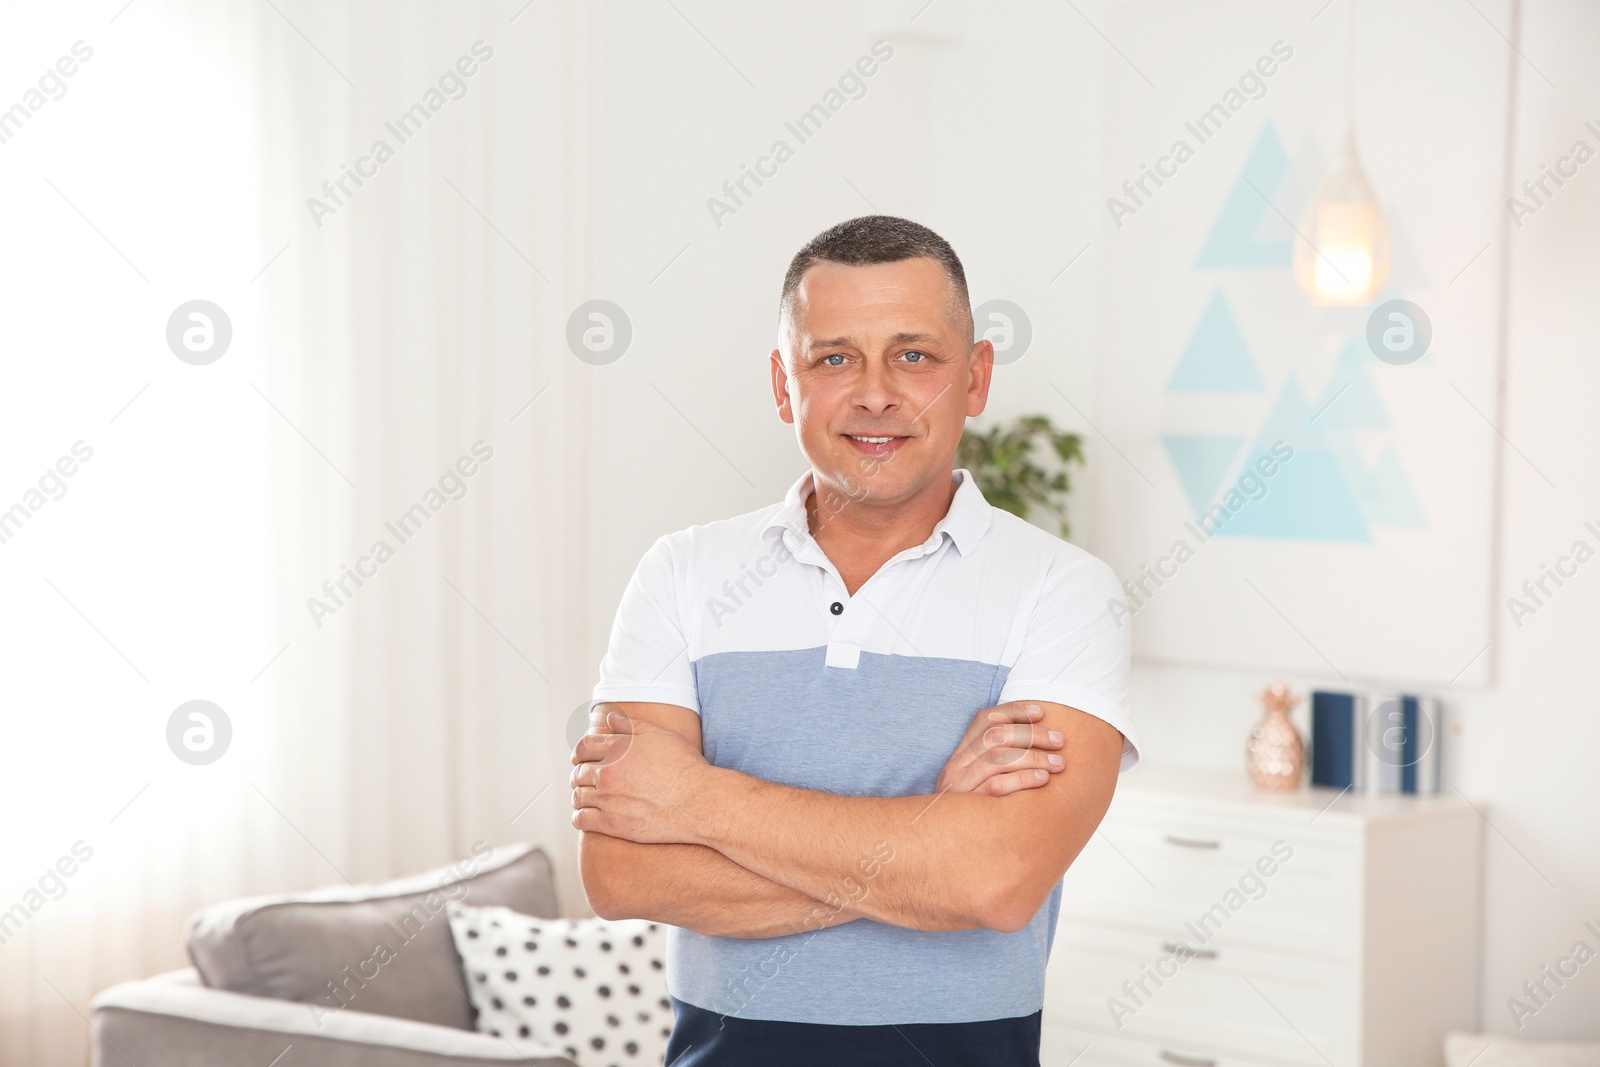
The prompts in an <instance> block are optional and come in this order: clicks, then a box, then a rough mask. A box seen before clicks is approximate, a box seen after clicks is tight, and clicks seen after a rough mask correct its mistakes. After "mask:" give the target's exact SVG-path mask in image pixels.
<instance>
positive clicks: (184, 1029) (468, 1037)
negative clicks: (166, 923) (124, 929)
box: [90, 842, 575, 1067]
mask: <svg viewBox="0 0 1600 1067" xmlns="http://www.w3.org/2000/svg"><path fill="white" fill-rule="evenodd" d="M451 901H455V902H460V903H464V904H472V905H478V906H484V905H501V906H505V907H509V908H512V909H513V910H515V911H517V912H520V913H522V914H525V915H532V916H538V917H541V918H556V917H557V916H559V914H560V912H559V909H558V908H557V904H556V893H555V882H554V877H553V871H552V868H551V863H550V859H549V857H548V856H547V855H546V854H545V852H544V851H543V850H542V849H539V848H535V847H533V846H531V845H514V846H500V847H497V848H493V849H491V848H489V847H488V846H486V845H484V844H483V843H482V842H479V843H477V844H476V845H475V846H474V848H473V854H472V857H470V858H469V859H466V860H462V861H461V862H459V863H455V864H452V865H450V866H448V867H442V868H439V869H437V870H434V871H429V872H427V873H425V874H421V875H415V876H412V877H409V878H402V879H397V880H394V881H390V882H384V883H378V884H369V885H344V886H338V887H334V888H329V889H322V890H317V891H315V892H311V893H305V894H298V895H280V896H263V897H251V898H246V899H241V900H234V901H227V902H224V903H222V904H218V905H215V906H214V907H211V908H207V909H205V910H204V911H201V912H199V913H197V914H195V915H193V916H191V917H190V918H189V920H188V922H187V924H186V929H185V932H184V944H185V947H186V949H187V951H188V954H189V958H190V961H191V962H192V963H193V966H191V967H187V968H184V969H183V970H178V971H172V972H169V973H166V974H161V975H157V976H155V977H153V978H146V979H141V980H139V981H133V982H125V983H123V984H121V985H117V986H113V987H111V988H109V989H107V990H105V991H103V992H102V993H100V994H99V995H97V996H96V997H95V998H94V999H93V1000H92V1001H91V1002H90V1036H91V1053H90V1063H91V1064H92V1065H93V1067H129V1065H131V1067H232V1065H236V1064H255V1065H257V1067H273V1065H274V1064H278V1063H279V1062H280V1061H282V1064H283V1067H444V1065H455V1064H460V1065H468V1064H505V1063H524V1064H529V1065H531V1067H575V1064H574V1062H573V1061H572V1060H571V1059H569V1058H568V1057H567V1056H566V1055H565V1054H564V1053H563V1052H562V1051H561V1050H559V1049H556V1048H554V1047H551V1048H549V1050H548V1054H547V1055H544V1054H541V1053H540V1052H538V1051H534V1052H530V1051H529V1050H528V1046H527V1044H526V1043H524V1044H523V1045H521V1046H520V1047H518V1048H514V1047H513V1046H512V1045H511V1044H510V1043H509V1042H508V1041H506V1040H504V1039H502V1038H499V1037H494V1036H491V1035H489V1034H485V1033H479V1032H477V1031H476V1030H475V1029H474V1025H475V1022H476V1015H477V1013H476V1010H475V1009H474V1008H473V1006H472V1003H471V1001H470V1000H469V999H468V997H467V994H466V982H465V980H464V977H463V974H462V966H461V958H460V956H459V955H458V954H457V952H456V949H455V944H454V942H453V940H452V938H451V935H450V924H449V921H448V919H447V917H446V914H445V907H446V905H447V904H448V903H449V902H451ZM291 1050H292V1052H291Z"/></svg>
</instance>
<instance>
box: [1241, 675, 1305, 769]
mask: <svg viewBox="0 0 1600 1067" xmlns="http://www.w3.org/2000/svg"><path fill="white" fill-rule="evenodd" d="M1256 699H1257V700H1259V701H1260V702H1261V706H1262V707H1263V708H1264V709H1266V714H1265V715H1263V716H1262V717H1261V721H1260V722H1258V723H1256V726H1255V729H1253V730H1251V731H1250V742H1249V743H1248V744H1247V745H1245V749H1244V765H1245V768H1246V769H1247V770H1248V771H1249V772H1250V780H1251V781H1252V782H1254V783H1255V786H1256V788H1257V789H1272V790H1289V789H1299V788H1300V779H1301V778H1302V777H1303V776H1304V774H1305V769H1306V746H1305V743H1304V742H1303V741H1301V740H1300V731H1298V730H1296V729H1295V728H1294V723H1292V722H1290V721H1289V711H1290V709H1292V708H1293V707H1294V706H1295V705H1296V704H1298V703H1300V697H1299V696H1297V695H1295V694H1294V693H1291V692H1290V691H1289V687H1288V686H1287V685H1285V684H1284V683H1283V682H1281V681H1278V682H1273V683H1272V684H1271V685H1269V686H1267V687H1266V688H1265V689H1263V690H1262V691H1261V692H1259V693H1257V694H1256Z"/></svg>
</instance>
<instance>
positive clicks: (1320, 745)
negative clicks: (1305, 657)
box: [1311, 689, 1367, 791]
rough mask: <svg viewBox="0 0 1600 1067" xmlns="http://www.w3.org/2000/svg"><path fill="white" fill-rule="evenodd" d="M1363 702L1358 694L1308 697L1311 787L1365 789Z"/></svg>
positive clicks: (1324, 692)
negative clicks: (1309, 698)
mask: <svg viewBox="0 0 1600 1067" xmlns="http://www.w3.org/2000/svg"><path fill="white" fill-rule="evenodd" d="M1365 705H1366V698H1365V696H1364V695H1363V694H1361V693H1340V692H1336V691H1332V690H1321V689H1318V690H1314V691H1313V692H1312V694H1311V784H1312V785H1323V786H1330V787H1332V788H1334V789H1354V790H1358V791H1359V790H1361V789H1362V788H1363V786H1364V785H1365V777H1366V771H1367V766H1366V761H1365V760H1364V759H1363V758H1362V750H1363V749H1364V748H1365V736H1364V735H1365V732H1366V714H1365Z"/></svg>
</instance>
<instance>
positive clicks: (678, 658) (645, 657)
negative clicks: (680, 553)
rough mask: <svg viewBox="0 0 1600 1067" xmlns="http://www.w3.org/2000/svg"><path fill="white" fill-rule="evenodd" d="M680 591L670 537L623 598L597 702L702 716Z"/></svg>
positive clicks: (644, 562)
mask: <svg viewBox="0 0 1600 1067" xmlns="http://www.w3.org/2000/svg"><path fill="white" fill-rule="evenodd" d="M678 589H679V582H678V566H677V561H676V559H675V558H674V553H673V544H672V540H671V538H670V535H668V536H663V537H660V538H657V539H656V543H655V544H653V545H651V546H650V550H649V551H648V552H646V553H645V554H644V558H643V559H641V560H640V561H639V565H638V566H637V567H635V568H634V571H633V577H632V578H630V579H629V580H628V587H627V589H625V590H624V591H623V593H622V603H621V604H620V605H618V607H617V616H616V619H615V620H614V621H613V622H612V624H611V640H610V642H609V644H608V645H607V647H606V654H605V658H604V659H602V660H601V661H600V681H599V684H597V685H596V686H595V687H594V699H595V700H635V701H649V702H651V703H655V704H675V705H677V706H679V707H684V708H688V709H689V710H690V711H692V712H694V713H695V714H696V715H698V714H700V700H699V697H698V695H697V692H696V689H695V682H694V670H693V668H692V667H691V666H690V663H689V642H688V639H687V638H686V637H685V636H684V628H683V624H682V613H681V612H680V611H679V600H678Z"/></svg>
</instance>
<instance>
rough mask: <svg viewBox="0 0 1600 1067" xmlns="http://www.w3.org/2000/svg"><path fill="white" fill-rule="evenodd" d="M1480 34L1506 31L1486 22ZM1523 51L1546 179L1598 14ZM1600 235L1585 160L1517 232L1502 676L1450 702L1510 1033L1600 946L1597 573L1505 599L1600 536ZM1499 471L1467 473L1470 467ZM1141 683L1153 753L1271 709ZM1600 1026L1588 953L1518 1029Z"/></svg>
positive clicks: (1152, 679) (1533, 34)
mask: <svg viewBox="0 0 1600 1067" xmlns="http://www.w3.org/2000/svg"><path fill="white" fill-rule="evenodd" d="M1465 17H1467V18H1476V16H1474V15H1472V14H1471V13H1470V12H1468V13H1467V14H1466V16H1465ZM1480 22H1481V20H1480ZM1502 28H1506V27H1502ZM1483 30H1484V32H1485V33H1492V32H1494V31H1493V30H1491V29H1490V27H1489V26H1488V25H1486V24H1485V25H1483ZM1518 47H1519V48H1520V49H1521V51H1522V53H1523V54H1524V55H1525V56H1526V57H1527V60H1525V61H1523V62H1522V63H1521V65H1520V69H1519V71H1518V77H1519V88H1518V93H1519V100H1518V108H1517V131H1516V142H1515V149H1514V153H1513V159H1514V165H1513V173H1514V174H1515V175H1516V178H1517V182H1518V183H1519V184H1520V182H1521V180H1522V179H1523V178H1525V177H1536V176H1537V175H1538V174H1539V171H1540V164H1542V163H1550V164H1554V162H1555V161H1556V158H1557V157H1558V156H1560V155H1563V154H1565V153H1566V152H1567V151H1568V150H1569V149H1570V147H1571V145H1572V142H1573V141H1574V140H1577V139H1579V138H1582V139H1584V140H1587V141H1588V142H1589V144H1590V146H1591V147H1592V148H1596V149H1600V137H1597V136H1596V135H1595V134H1593V133H1590V132H1588V131H1586V130H1584V129H1583V123H1584V122H1585V121H1586V120H1593V121H1595V122H1596V125H1597V126H1600V72H1597V70H1596V67H1595V63H1594V56H1595V55H1596V54H1597V52H1600V9H1596V8H1595V7H1594V6H1593V5H1591V4H1584V3H1579V2H1575V0H1568V2H1560V0H1543V2H1541V0H1533V2H1529V3H1527V4H1526V6H1525V8H1524V13H1523V31H1522V38H1521V40H1520V42H1519V45H1518ZM1535 67H1537V70H1536V69H1534V68H1535ZM1540 72H1542V75H1543V76H1541V73H1540ZM1499 76H1501V75H1500V72H1499V71H1486V72H1485V77H1499ZM1545 78H1548V79H1549V82H1547V81H1546V80H1545ZM1550 83H1554V87H1552V85H1551V84H1550ZM1486 132H1492V131H1486ZM1439 167H1440V172H1441V173H1440V180H1441V181H1444V180H1448V170H1449V159H1448V152H1442V153H1441V156H1440V159H1439ZM1597 234H1600V162H1591V163H1589V164H1588V165H1587V166H1585V167H1583V168H1581V169H1580V172H1579V175H1578V176H1577V177H1576V178H1574V179H1572V180H1571V181H1570V182H1569V183H1568V184H1567V185H1566V186H1565V187H1564V188H1562V189H1561V190H1559V193H1558V195H1556V196H1554V197H1552V198H1550V199H1549V200H1548V202H1547V206H1545V207H1544V208H1541V209H1540V210H1539V212H1538V213H1537V215H1535V216H1533V217H1531V218H1524V219H1523V225H1522V227H1521V229H1520V230H1517V231H1514V236H1513V239H1512V241H1511V259H1510V266H1511V274H1510V286H1509V288H1510V307H1509V315H1510V346H1509V351H1508V356H1509V358H1508V362H1507V376H1506V388H1507V395H1506V409H1505V410H1506V416H1505V423H1504V425H1503V426H1502V427H1501V429H1502V431H1503V433H1504V435H1505V439H1506V440H1507V441H1508V442H1509V445H1510V447H1507V448H1506V450H1505V457H1504V464H1505V467H1504V471H1505V481H1504V491H1503V501H1502V504H1501V507H1500V514H1501V516H1502V522H1503V524H1504V525H1503V534H1502V545H1501V549H1500V553H1499V566H1500V572H1501V576H1500V585H1501V589H1502V591H1501V593H1500V595H1499V600H1500V601H1501V602H1502V603H1501V612H1502V614H1501V617H1500V622H1501V630H1500V639H1499V642H1498V643H1497V645H1496V646H1495V647H1494V648H1492V649H1491V650H1490V653H1489V654H1490V655H1492V656H1494V657H1495V668H1496V671H1495V673H1496V676H1497V677H1498V679H1499V680H1498V683H1497V684H1496V685H1494V686H1493V687H1492V688H1490V689H1489V690H1487V691H1476V692H1474V691H1451V692H1447V693H1446V694H1445V695H1446V699H1447V700H1448V701H1449V704H1450V721H1451V728H1450V730H1449V731H1448V734H1447V737H1446V748H1445V749H1444V756H1445V766H1446V778H1447V780H1448V781H1450V782H1452V783H1454V785H1455V786H1457V787H1459V788H1460V790H1461V791H1462V792H1463V793H1465V794H1466V795H1467V796H1468V797H1469V798H1471V799H1472V800H1473V802H1474V803H1476V804H1478V805H1479V806H1480V807H1481V808H1482V809H1483V810H1484V812H1485V814H1486V817H1487V819H1488V820H1489V822H1490V823H1491V824H1492V825H1486V826H1485V827H1484V831H1483V832H1484V842H1485V856H1486V864H1485V867H1486V869H1485V873H1484V893H1485V896H1484V919H1483V945H1482V949H1483V974H1482V995H1481V1011H1482V1015H1481V1018H1480V1023H1481V1026H1482V1028H1483V1029H1485V1030H1489V1031H1496V1032H1507V1033H1518V1032H1519V1030H1518V1027H1517V1023H1516V1022H1515V1021H1514V1017H1513V1015H1512V1013H1511V1011H1510V1010H1509V1009H1508V1007H1507V999H1508V998H1510V997H1513V996H1517V997H1521V998H1524V1000H1525V1002H1527V1003H1529V1004H1530V1006H1532V1004H1533V1002H1531V1001H1526V998H1525V995H1524V994H1523V993H1522V990H1521V986H1522V983H1523V982H1524V981H1526V980H1537V979H1539V978H1540V977H1541V975H1540V970H1541V968H1542V967H1543V966H1545V965H1547V964H1548V965H1551V966H1554V965H1555V963H1556V961H1557V959H1558V958H1560V957H1562V956H1565V955H1567V954H1568V953H1570V952H1571V950H1572V947H1573V944H1574V942H1575V941H1578V940H1579V939H1583V940H1585V941H1587V942H1588V944H1589V946H1590V947H1591V948H1594V949H1600V941H1597V939H1596V938H1595V937H1594V935H1592V934H1590V933H1588V932H1587V931H1585V930H1584V929H1583V924H1584V922H1585V921H1596V922H1597V925H1600V778H1597V776H1596V775H1595V773H1594V761H1595V753H1596V752H1597V751H1600V716H1597V715H1596V714H1595V711H1594V696H1593V694H1594V693H1595V692H1596V690H1597V688H1600V657H1597V656H1596V650H1597V649H1600V565H1590V566H1586V567H1583V568H1580V569H1579V572H1578V576H1577V577H1575V578H1573V579H1571V580H1569V581H1568V582H1567V584H1566V585H1565V586H1564V587H1563V588H1561V589H1560V590H1559V591H1558V595H1557V596H1554V597H1552V598H1550V599H1549V601H1548V602H1547V604H1548V606H1546V607H1543V608H1541V609H1540V610H1539V611H1538V612H1537V613H1536V614H1535V615H1534V616H1532V617H1524V618H1523V619H1522V626H1521V628H1520V629H1519V628H1517V627H1516V625H1515V624H1514V623H1513V622H1512V621H1511V618H1510V616H1509V614H1508V613H1506V611H1505V608H1504V604H1503V601H1504V599H1505V598H1506V597H1507V596H1510V595H1513V594H1515V593H1516V592H1517V590H1518V589H1519V587H1520V586H1521V584H1522V582H1523V580H1524V579H1528V578H1537V577H1538V576H1539V573H1540V569H1541V567H1542V565H1544V564H1553V563H1554V562H1555V560H1556V558H1557V557H1558V556H1560V555H1561V554H1563V553H1564V552H1566V551H1567V550H1568V548H1569V546H1570V545H1571V544H1572V542H1573V541H1574V540H1575V539H1577V538H1579V537H1586V538H1587V539H1588V540H1589V542H1590V544H1591V545H1596V544H1600V538H1596V537H1595V535H1593V534H1588V533H1586V532H1585V531H1584V529H1583V524H1584V523H1585V522H1586V521H1594V522H1595V523H1596V525H1597V526H1600V471H1597V470H1596V469H1595V466H1594V464H1593V457H1594V456H1595V455H1596V454H1597V453H1600V424H1597V422H1596V420H1595V418H1594V411H1593V409H1594V404H1595V402H1596V399H1597V398H1600V361H1597V359H1596V355H1597V353H1596V348H1595V337H1596V336H1597V334H1600V299H1597V294H1600V248H1597V246H1596V240H1595V238H1596V235H1597ZM1541 472H1542V473H1541ZM1489 476H1490V472H1486V471H1481V470H1463V471H1462V477H1463V478H1486V477H1489ZM1547 479H1548V481H1547ZM1467 577H1471V576H1467ZM1552 588H1553V586H1552ZM1196 622H1197V624H1199V623H1200V620H1196ZM1358 624H1359V620H1351V625H1358ZM1135 675H1136V676H1135V686H1134V703H1135V713H1136V715H1137V717H1138V721H1139V723H1140V725H1141V728H1142V729H1143V730H1144V738H1145V741H1146V744H1147V748H1148V752H1149V756H1150V758H1151V759H1154V760H1163V761H1171V762H1181V763H1187V764H1194V765H1202V766H1211V767H1218V768H1234V767H1238V766H1240V765H1241V763H1242V760H1243V747H1244V739H1245V737H1246V735H1247V734H1248V731H1249V729H1250V724H1251V722H1252V721H1253V720H1254V719H1255V718H1256V717H1257V715H1258V711H1257V710H1256V708H1255V706H1254V701H1253V700H1252V698H1251V694H1252V693H1253V692H1254V691H1255V690H1257V689H1259V688H1260V687H1261V685H1262V683H1263V682H1264V681H1265V679H1264V678H1262V677H1259V676H1257V675H1255V674H1248V673H1238V672H1228V671H1215V670H1197V669H1182V668H1172V667H1156V666H1151V665H1140V666H1138V667H1137V668H1136V671H1135ZM1290 681H1291V682H1292V683H1293V684H1295V685H1296V686H1298V687H1300V688H1301V689H1304V688H1308V687H1311V686H1314V685H1324V686H1330V687H1338V686H1339V685H1340V680H1339V679H1338V678H1337V677H1334V676H1331V675H1330V676H1327V677H1309V676H1300V677H1291V679H1290ZM1396 681H1403V679H1396ZM1302 714H1303V712H1302ZM1302 721H1303V720H1302ZM1550 988H1551V989H1555V988H1556V987H1555V986H1554V985H1553V984H1551V985H1550ZM1597 1019H1600V963H1591V964H1589V965H1587V966H1585V967H1582V968H1581V969H1580V970H1579V972H1578V975H1577V977H1575V978H1573V979H1571V980H1570V981H1568V983H1567V985H1566V986H1565V987H1564V988H1560V989H1557V990H1556V993H1555V995H1554V996H1553V997H1551V998H1549V999H1548V1002H1547V1006H1544V1007H1542V1008H1540V1009H1539V1010H1538V1012H1537V1014H1536V1015H1533V1016H1532V1017H1524V1018H1522V1020H1521V1022H1522V1023H1523V1024H1524V1025H1523V1028H1522V1029H1521V1030H1520V1036H1523V1037H1544V1038H1557V1037H1580V1036H1582V1037H1588V1038H1596V1037H1600V1023H1597V1021H1596V1020H1597Z"/></svg>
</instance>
